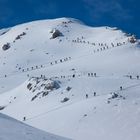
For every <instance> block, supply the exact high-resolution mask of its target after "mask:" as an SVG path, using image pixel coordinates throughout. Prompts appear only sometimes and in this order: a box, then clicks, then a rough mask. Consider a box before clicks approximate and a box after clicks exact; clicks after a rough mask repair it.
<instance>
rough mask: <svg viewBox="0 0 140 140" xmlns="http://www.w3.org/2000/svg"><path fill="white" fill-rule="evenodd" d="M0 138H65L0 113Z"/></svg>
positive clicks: (5, 139) (27, 139)
mask: <svg viewBox="0 0 140 140" xmlns="http://www.w3.org/2000/svg"><path fill="white" fill-rule="evenodd" d="M0 139H1V140H18V139H20V140H29V139H30V140H66V139H65V138H63V137H59V136H55V135H53V134H49V133H46V132H43V131H41V130H38V129H35V128H33V127H31V126H28V125H25V124H23V123H21V122H19V121H17V120H15V119H13V118H10V117H8V116H6V115H3V114H0Z"/></svg>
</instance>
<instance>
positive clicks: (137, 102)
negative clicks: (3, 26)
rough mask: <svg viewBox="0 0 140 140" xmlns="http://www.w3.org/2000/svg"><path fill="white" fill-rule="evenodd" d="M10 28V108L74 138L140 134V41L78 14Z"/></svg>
mask: <svg viewBox="0 0 140 140" xmlns="http://www.w3.org/2000/svg"><path fill="white" fill-rule="evenodd" d="M57 30H58V31H59V32H60V34H59V35H58V36H57V37H56V38H53V37H54V36H53V35H54V32H56V31H57ZM6 31H7V32H6V33H5V34H2V35H1V36H0V46H1V50H0V61H1V63H0V86H1V87H0V108H1V110H0V111H1V112H2V113H4V114H7V115H9V116H12V117H13V118H16V119H17V120H20V121H23V118H24V117H26V120H25V121H24V123H27V124H29V125H31V126H34V127H36V128H39V129H42V130H44V131H47V132H50V133H54V134H56V135H60V136H63V137H67V138H70V139H74V140H86V139H87V138H88V140H93V139H94V140H103V139H104V140H112V139H113V140H124V139H127V140H134V139H135V140H139V138H140V133H139V132H140V131H139V130H140V123H139V117H140V109H139V107H140V94H139V91H140V80H139V76H140V63H139V60H140V55H139V54H140V48H139V40H135V38H134V37H133V36H131V35H128V34H126V33H124V32H123V31H121V30H119V29H117V28H111V27H106V26H105V27H89V26H87V25H85V24H84V23H82V22H81V21H78V20H76V19H72V18H59V19H54V20H41V21H34V22H30V23H25V24H21V25H17V26H15V27H12V28H9V29H8V30H6ZM1 32H3V31H1ZM7 43H9V44H10V48H8V49H7V50H3V49H2V47H3V45H4V44H7Z"/></svg>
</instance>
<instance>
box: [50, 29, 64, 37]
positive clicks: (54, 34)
mask: <svg viewBox="0 0 140 140" xmlns="http://www.w3.org/2000/svg"><path fill="white" fill-rule="evenodd" d="M51 33H52V37H51V39H54V38H57V37H59V36H62V33H61V32H60V31H59V30H57V29H54V30H52V31H51Z"/></svg>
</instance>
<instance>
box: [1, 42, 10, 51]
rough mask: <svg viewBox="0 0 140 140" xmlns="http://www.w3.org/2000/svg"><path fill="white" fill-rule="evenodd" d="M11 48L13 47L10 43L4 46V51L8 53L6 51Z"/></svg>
mask: <svg viewBox="0 0 140 140" xmlns="http://www.w3.org/2000/svg"><path fill="white" fill-rule="evenodd" d="M10 47H11V46H10V43H7V44H4V45H3V46H2V49H3V50H4V51H6V50H8V49H9V48H10Z"/></svg>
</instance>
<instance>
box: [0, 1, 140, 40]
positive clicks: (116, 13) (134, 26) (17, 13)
mask: <svg viewBox="0 0 140 140" xmlns="http://www.w3.org/2000/svg"><path fill="white" fill-rule="evenodd" d="M58 17H73V18H77V19H80V20H82V21H83V22H85V23H86V24H88V25H91V26H104V25H107V26H115V27H119V28H121V29H122V30H124V31H126V32H130V33H134V34H136V35H137V36H138V37H139V38H140V26H139V25H140V1H139V0H0V28H4V27H9V26H13V25H16V24H20V23H24V22H28V21H32V20H38V19H48V18H58Z"/></svg>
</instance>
